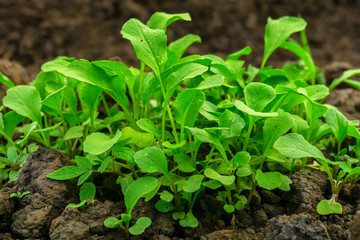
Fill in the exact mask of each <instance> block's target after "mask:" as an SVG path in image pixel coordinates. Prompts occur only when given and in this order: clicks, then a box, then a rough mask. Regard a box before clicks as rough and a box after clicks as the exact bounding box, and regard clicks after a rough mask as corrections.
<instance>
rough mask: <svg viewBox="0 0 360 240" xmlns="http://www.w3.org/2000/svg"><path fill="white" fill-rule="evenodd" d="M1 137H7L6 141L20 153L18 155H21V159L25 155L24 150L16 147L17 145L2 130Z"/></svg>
mask: <svg viewBox="0 0 360 240" xmlns="http://www.w3.org/2000/svg"><path fill="white" fill-rule="evenodd" d="M0 135H3V136H4V137H5V139H6V140H7V141H8V142H9V143H10V144H11V145H12V146H13V147H14V148H15V149H16V150H17V151H18V153H19V154H20V157H21V156H22V155H23V152H22V150H21V149H20V148H19V147H18V146H17V145H16V143H15V142H14V141H13V140H12V138H11V137H9V136H8V135H6V134H5V132H3V131H2V130H0Z"/></svg>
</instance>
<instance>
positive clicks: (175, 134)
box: [157, 74, 179, 143]
mask: <svg viewBox="0 0 360 240" xmlns="http://www.w3.org/2000/svg"><path fill="white" fill-rule="evenodd" d="M157 77H158V80H159V82H160V87H161V92H162V94H163V97H164V99H165V96H166V91H165V88H164V84H163V82H162V79H161V76H160V74H158V75H157ZM164 108H166V111H167V113H168V116H169V120H170V123H171V127H172V129H173V135H174V138H175V142H176V143H179V137H178V134H177V130H176V126H175V122H174V118H173V116H172V113H171V110H170V107H169V105H167V106H164ZM163 114H165V113H163ZM164 124H165V122H164V120H163V125H164ZM164 128H165V126H163V129H164ZM163 134H165V133H163Z"/></svg>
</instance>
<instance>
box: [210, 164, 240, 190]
mask: <svg viewBox="0 0 360 240" xmlns="http://www.w3.org/2000/svg"><path fill="white" fill-rule="evenodd" d="M204 175H205V176H206V177H208V178H210V179H213V180H217V181H219V182H221V183H222V184H223V185H225V186H229V185H231V184H233V183H234V181H235V176H223V175H220V174H219V173H217V172H216V171H215V170H213V169H211V168H207V169H205V171H204Z"/></svg>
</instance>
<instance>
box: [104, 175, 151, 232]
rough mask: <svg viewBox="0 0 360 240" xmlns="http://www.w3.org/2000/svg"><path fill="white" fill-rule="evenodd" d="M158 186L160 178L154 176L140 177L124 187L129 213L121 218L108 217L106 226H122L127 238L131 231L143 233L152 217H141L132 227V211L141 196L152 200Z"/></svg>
mask: <svg viewBox="0 0 360 240" xmlns="http://www.w3.org/2000/svg"><path fill="white" fill-rule="evenodd" d="M123 186H124V185H123ZM157 188H158V180H157V179H156V178H154V177H142V178H139V179H137V180H135V181H134V182H132V183H131V184H130V185H128V186H127V188H126V189H124V188H123V189H122V190H123V192H125V194H124V195H125V205H126V211H127V213H124V214H121V219H120V220H119V219H117V218H115V217H111V218H108V219H106V220H105V222H104V225H105V227H107V228H117V227H120V228H121V229H123V230H124V231H125V234H126V238H127V239H128V238H129V233H130V234H132V235H140V234H142V233H143V232H144V231H145V229H146V228H147V227H149V226H150V225H151V219H150V218H148V217H140V218H139V219H138V220H137V221H136V222H135V224H134V225H132V226H131V227H130V220H131V213H132V210H133V209H134V207H135V205H136V203H137V202H138V201H139V200H140V198H143V197H146V200H150V199H151V198H152V196H154V195H155V194H156V192H155V193H154V191H156V190H157Z"/></svg>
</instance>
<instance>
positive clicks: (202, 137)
mask: <svg viewBox="0 0 360 240" xmlns="http://www.w3.org/2000/svg"><path fill="white" fill-rule="evenodd" d="M188 129H189V130H190V131H191V133H192V134H193V135H194V137H195V139H197V140H198V141H200V142H208V143H212V144H214V145H215V147H216V148H217V150H219V152H220V154H221V155H222V157H223V158H224V160H227V156H226V153H225V149H224V147H223V146H222V145H221V142H220V140H219V139H218V138H217V137H215V136H214V135H212V134H210V133H208V132H207V131H206V130H204V129H199V128H189V127H188Z"/></svg>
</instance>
